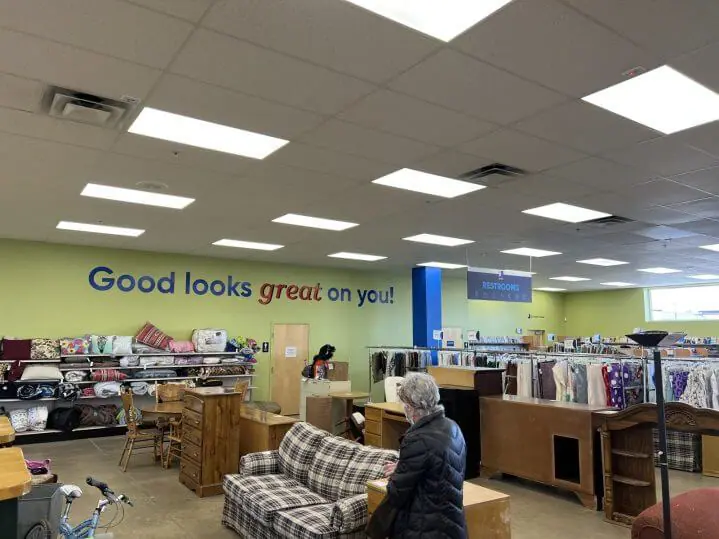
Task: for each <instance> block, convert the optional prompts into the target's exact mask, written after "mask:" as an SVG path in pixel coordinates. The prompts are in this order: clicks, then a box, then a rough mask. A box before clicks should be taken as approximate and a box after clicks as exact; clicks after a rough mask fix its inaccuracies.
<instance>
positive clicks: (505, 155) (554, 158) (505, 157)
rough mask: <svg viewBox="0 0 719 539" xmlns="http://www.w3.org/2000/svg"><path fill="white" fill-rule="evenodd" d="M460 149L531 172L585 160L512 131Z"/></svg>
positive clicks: (562, 148) (484, 138)
mask: <svg viewBox="0 0 719 539" xmlns="http://www.w3.org/2000/svg"><path fill="white" fill-rule="evenodd" d="M458 149H459V150H460V151H462V152H465V153H471V154H474V155H479V156H482V157H486V158H488V159H491V160H492V161H499V162H502V163H504V164H506V165H510V166H513V167H519V168H522V169H525V170H529V171H541V170H546V169H548V168H552V167H556V166H559V165H563V164H566V163H570V162H572V161H578V160H579V159H581V158H582V157H585V155H584V154H582V153H579V152H577V151H576V150H572V149H570V148H567V147H566V146H560V145H558V144H555V143H553V142H549V141H546V140H542V139H540V138H537V137H533V136H531V135H527V134H524V133H520V132H519V131H514V130H511V129H503V130H501V131H495V132H493V133H490V134H489V135H486V136H484V137H481V138H479V139H477V140H474V141H472V142H467V143H466V144H462V145H460V146H459V148H458Z"/></svg>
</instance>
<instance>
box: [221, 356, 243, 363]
mask: <svg viewBox="0 0 719 539" xmlns="http://www.w3.org/2000/svg"><path fill="white" fill-rule="evenodd" d="M220 363H222V364H223V365H227V364H232V363H240V360H239V359H237V358H236V357H225V358H222V359H221V360H220Z"/></svg>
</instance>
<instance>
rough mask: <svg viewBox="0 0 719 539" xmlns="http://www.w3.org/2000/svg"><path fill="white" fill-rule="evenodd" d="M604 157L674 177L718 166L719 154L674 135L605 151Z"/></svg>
mask: <svg viewBox="0 0 719 539" xmlns="http://www.w3.org/2000/svg"><path fill="white" fill-rule="evenodd" d="M604 157H605V158H606V159H610V160H612V161H616V162H618V163H622V164H625V165H628V166H634V167H639V168H643V169H646V170H649V171H652V172H655V173H657V174H662V175H664V176H673V175H676V174H681V173H683V172H691V171H694V170H699V169H702V168H707V167H711V166H714V165H719V157H714V156H712V155H709V154H707V153H705V152H702V151H700V150H697V149H695V148H691V147H690V146H688V145H686V144H682V142H681V141H679V140H677V138H676V136H674V135H672V136H665V137H660V138H656V139H652V140H650V141H647V142H641V143H639V144H635V145H633V146H630V147H628V148H625V149H622V150H616V151H612V152H608V153H606V154H605V155H604Z"/></svg>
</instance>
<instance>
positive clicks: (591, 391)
mask: <svg viewBox="0 0 719 539" xmlns="http://www.w3.org/2000/svg"><path fill="white" fill-rule="evenodd" d="M603 367H604V366H603V365H600V364H599V363H593V364H590V365H588V366H587V401H588V404H591V405H592V406H606V405H607V393H606V387H605V385H604V368H603Z"/></svg>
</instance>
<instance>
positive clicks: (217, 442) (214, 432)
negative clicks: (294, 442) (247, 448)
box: [180, 387, 244, 497]
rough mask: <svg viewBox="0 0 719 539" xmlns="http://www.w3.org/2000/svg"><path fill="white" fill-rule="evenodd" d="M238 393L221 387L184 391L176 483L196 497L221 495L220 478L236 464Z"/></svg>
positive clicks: (237, 465)
mask: <svg viewBox="0 0 719 539" xmlns="http://www.w3.org/2000/svg"><path fill="white" fill-rule="evenodd" d="M243 399H244V396H243V395H242V394H241V393H235V392H227V391H226V390H225V388H223V387H200V388H194V389H188V390H187V391H186V392H185V408H184V410H183V411H182V459H181V461H180V483H182V484H183V485H185V486H186V487H187V488H189V489H190V490H194V491H195V494H197V495H198V496H200V497H204V496H214V495H217V494H222V478H223V476H225V475H226V474H231V473H237V472H238V469H239V463H240V423H241V421H242V419H241V415H242V408H243V405H242V402H243Z"/></svg>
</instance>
